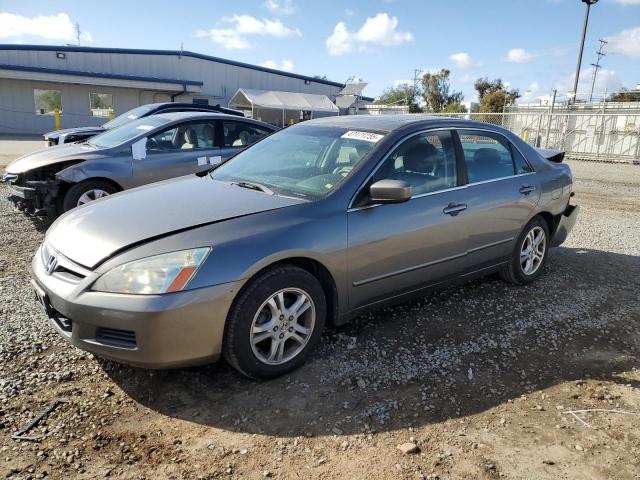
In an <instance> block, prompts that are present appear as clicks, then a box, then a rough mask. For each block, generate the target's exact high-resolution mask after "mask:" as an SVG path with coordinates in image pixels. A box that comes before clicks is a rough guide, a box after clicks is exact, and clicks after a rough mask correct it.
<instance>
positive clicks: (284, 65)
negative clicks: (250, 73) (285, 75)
mask: <svg viewBox="0 0 640 480" xmlns="http://www.w3.org/2000/svg"><path fill="white" fill-rule="evenodd" d="M260 65H262V66H263V67H266V68H272V69H274V70H283V71H285V72H291V71H292V70H293V62H292V61H291V60H282V62H280V65H278V62H276V61H275V60H265V61H264V62H262V63H261V64H260Z"/></svg>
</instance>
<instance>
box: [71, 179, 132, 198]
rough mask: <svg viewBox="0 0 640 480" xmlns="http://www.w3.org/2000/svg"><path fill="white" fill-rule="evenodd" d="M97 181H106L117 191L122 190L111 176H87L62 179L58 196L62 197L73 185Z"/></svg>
mask: <svg viewBox="0 0 640 480" xmlns="http://www.w3.org/2000/svg"><path fill="white" fill-rule="evenodd" d="M97 181H99V182H105V183H108V184H109V185H111V186H113V187H114V188H115V189H117V191H118V192H121V191H123V190H124V188H123V187H122V185H120V184H119V183H118V182H116V181H115V180H113V179H112V178H108V177H87V178H83V179H82V180H80V181H78V182H73V181H68V180H62V183H61V184H60V193H59V194H58V196H59V197H60V198H61V199H62V198H64V196H65V195H66V194H67V191H69V189H70V188H71V187H72V186H74V185H80V184H82V183H86V182H97Z"/></svg>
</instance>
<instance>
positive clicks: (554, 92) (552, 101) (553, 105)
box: [544, 89, 558, 148]
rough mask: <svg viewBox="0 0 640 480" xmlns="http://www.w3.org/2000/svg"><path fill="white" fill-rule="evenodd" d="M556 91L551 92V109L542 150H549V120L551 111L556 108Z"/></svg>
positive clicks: (551, 117)
mask: <svg viewBox="0 0 640 480" xmlns="http://www.w3.org/2000/svg"><path fill="white" fill-rule="evenodd" d="M557 94H558V90H557V89H554V90H553V98H552V99H551V107H550V108H549V122H548V123H547V137H546V139H545V141H544V148H549V134H550V133H551V120H552V119H553V109H554V107H555V106H556V95H557Z"/></svg>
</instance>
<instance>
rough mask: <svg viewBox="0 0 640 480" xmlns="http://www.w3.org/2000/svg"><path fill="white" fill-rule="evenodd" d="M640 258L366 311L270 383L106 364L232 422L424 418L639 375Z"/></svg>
mask: <svg viewBox="0 0 640 480" xmlns="http://www.w3.org/2000/svg"><path fill="white" fill-rule="evenodd" d="M638 267H640V258H639V257H634V256H628V255H621V254H615V253H608V252H602V251H595V250H579V249H570V248H559V249H555V250H554V251H553V254H552V256H551V258H550V262H549V264H548V266H547V271H546V272H545V273H544V275H543V276H542V277H541V278H540V280H539V281H538V282H536V283H535V284H534V285H531V286H528V287H513V286H510V285H507V284H505V283H503V282H501V281H500V280H497V279H495V278H492V277H490V278H486V279H481V280H478V281H475V282H473V283H470V284H468V285H465V286H463V287H459V288H455V289H450V290H446V291H443V292H440V293H438V294H436V295H433V296H430V297H426V298H422V299H416V300H414V301H411V302H407V303H404V304H402V305H399V306H396V307H393V308H388V309H385V310H381V311H379V312H377V313H374V314H372V315H369V316H365V317H360V318H358V319H356V320H354V321H353V322H352V323H350V324H349V325H348V326H346V327H343V328H341V329H339V330H337V329H329V330H328V331H327V332H326V334H325V335H324V337H323V342H322V345H321V347H320V348H319V349H318V350H316V352H314V354H313V355H312V358H311V360H310V361H309V362H308V363H307V364H306V365H305V366H304V367H303V368H301V369H299V370H298V371H296V372H293V373H292V374H290V375H288V376H285V377H282V378H279V379H276V380H272V381H269V382H256V381H250V380H247V379H245V378H243V377H241V376H240V375H238V374H236V373H235V372H234V371H233V370H232V369H231V368H230V367H229V366H227V365H226V364H225V363H224V362H220V363H218V364H216V365H211V366H207V367H201V368H194V369H186V370H175V371H163V372H150V371H145V370H138V369H132V368H129V367H124V366H119V365H116V364H113V363H111V362H106V361H103V362H102V366H103V368H104V369H105V371H106V372H107V374H108V375H109V376H110V377H111V378H112V379H113V380H114V381H115V382H116V383H117V384H118V385H119V386H120V387H121V388H122V389H123V390H124V391H125V392H126V393H127V394H128V395H130V396H131V397H132V398H133V399H134V400H136V401H137V402H139V403H140V404H142V405H144V406H146V407H148V408H150V409H152V410H155V411H157V412H159V413H161V414H164V415H167V416H170V417H174V418H179V419H183V420H188V421H191V422H195V423H197V424H202V425H210V426H215V427H218V428H222V429H227V430H230V431H238V432H247V433H265V434H270V435H283V436H298V435H324V434H331V433H337V434H340V433H345V434H353V433H360V432H367V431H372V430H375V431H383V430H392V429H393V430H395V429H398V428H406V427H409V426H420V425H424V424H429V423H434V422H440V421H443V420H445V419H449V418H456V417H461V416H467V415H472V414H474V413H478V412H481V411H484V410H486V409H489V408H491V407H494V406H496V405H499V404H501V403H503V402H505V401H507V400H509V399H513V398H517V397H519V396H521V395H522V394H526V393H528V392H531V391H534V390H537V389H543V388H546V387H550V386H553V385H556V384H559V383H562V382H567V381H571V380H578V379H586V378H592V379H602V380H607V381H612V382H619V383H624V384H628V383H631V382H630V380H629V379H627V378H622V377H619V376H618V375H617V372H623V371H625V370H629V369H631V368H632V367H634V366H637V364H638V358H640V311H639V308H638V300H637V299H638V291H639V289H640V276H639V275H637V272H638V271H639V270H638ZM634 271H635V272H636V274H633V272H634ZM469 369H471V372H470V371H469ZM635 386H640V385H635Z"/></svg>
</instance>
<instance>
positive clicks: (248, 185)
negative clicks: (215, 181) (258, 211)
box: [231, 182, 273, 195]
mask: <svg viewBox="0 0 640 480" xmlns="http://www.w3.org/2000/svg"><path fill="white" fill-rule="evenodd" d="M231 185H237V186H238V187H242V188H248V189H249V190H257V191H258V192H263V193H266V194H268V195H273V190H271V189H270V188H269V187H265V186H264V185H262V184H260V183H253V182H231Z"/></svg>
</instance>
